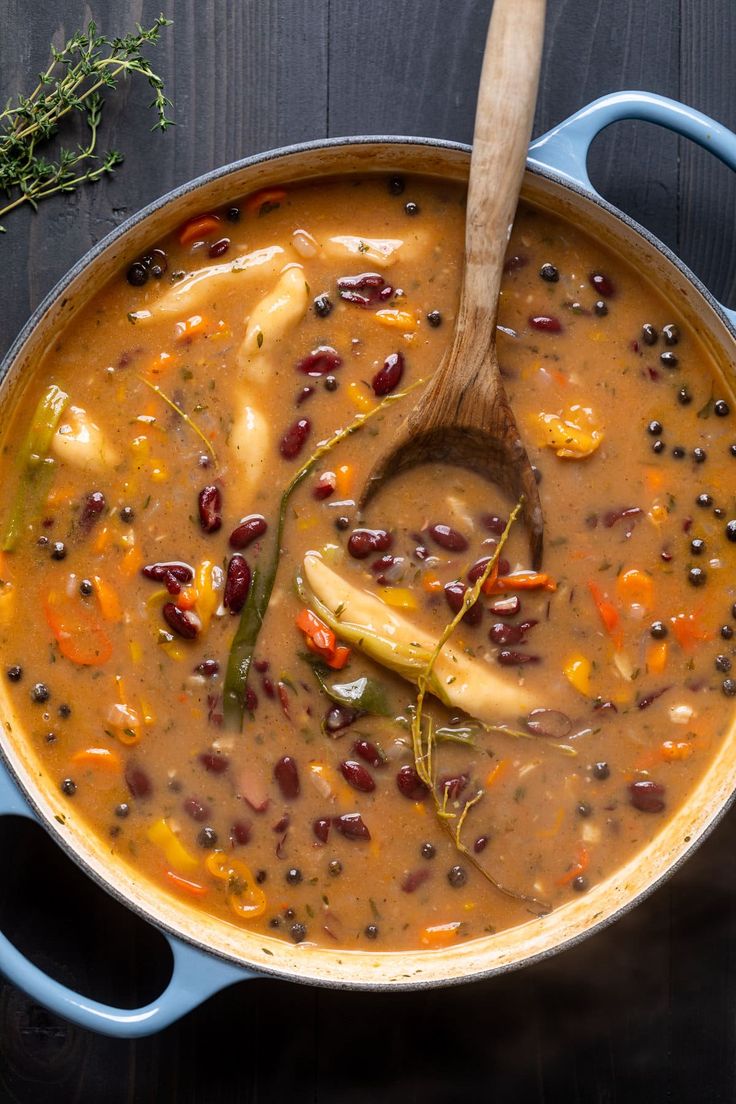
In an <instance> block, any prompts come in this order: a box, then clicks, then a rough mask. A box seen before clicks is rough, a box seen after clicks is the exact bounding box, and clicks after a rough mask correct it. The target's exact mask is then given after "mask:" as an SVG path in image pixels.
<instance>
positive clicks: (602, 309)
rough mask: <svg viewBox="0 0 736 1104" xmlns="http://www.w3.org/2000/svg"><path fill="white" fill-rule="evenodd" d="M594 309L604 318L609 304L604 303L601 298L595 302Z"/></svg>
mask: <svg viewBox="0 0 736 1104" xmlns="http://www.w3.org/2000/svg"><path fill="white" fill-rule="evenodd" d="M593 310H594V311H595V313H596V314H597V315H598V316H599V317H600V318H604V317H605V316H606V315H607V314H608V304H607V303H604V302H603V300H602V299H599V300H598V302H597V303H595V304H594V306H593Z"/></svg>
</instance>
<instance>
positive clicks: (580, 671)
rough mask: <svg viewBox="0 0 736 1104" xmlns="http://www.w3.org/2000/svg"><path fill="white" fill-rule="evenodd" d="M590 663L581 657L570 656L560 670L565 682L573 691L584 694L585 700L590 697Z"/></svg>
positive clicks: (584, 657)
mask: <svg viewBox="0 0 736 1104" xmlns="http://www.w3.org/2000/svg"><path fill="white" fill-rule="evenodd" d="M591 668H592V665H591V662H590V660H589V659H588V658H587V657H586V656H583V655H574V656H570V658H569V659H568V661H567V663H566V664H565V666H564V667H563V668H562V673H563V674H564V676H565V678H566V679H567V681H568V682H569V683H570V685H571V686H572V687H574V689H575V690H577V691H578V693H580V694H585V696H586V697H587V698H589V697H590V674H591Z"/></svg>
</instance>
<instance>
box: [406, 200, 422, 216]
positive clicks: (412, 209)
mask: <svg viewBox="0 0 736 1104" xmlns="http://www.w3.org/2000/svg"><path fill="white" fill-rule="evenodd" d="M404 210H405V211H406V213H407V215H410V216H412V217H413V216H414V215H418V214H419V204H418V203H412V202H411V201H410V202H409V203H405V204H404Z"/></svg>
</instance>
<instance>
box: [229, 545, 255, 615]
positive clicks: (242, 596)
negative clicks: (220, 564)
mask: <svg viewBox="0 0 736 1104" xmlns="http://www.w3.org/2000/svg"><path fill="white" fill-rule="evenodd" d="M249 590H250V568H249V567H248V563H247V561H246V560H245V558H244V557H243V556H241V555H240V554H239V553H238V552H236V553H235V555H234V556H233V557H232V559H231V560H230V563H229V564H228V568H227V577H226V579H225V593H224V595H223V599H222V601H223V605H224V606H225V609H229V610H230V613H233V614H235V613H240V611H241V610H242V608H243V606H244V605H245V602H246V599H247V597H248V591H249Z"/></svg>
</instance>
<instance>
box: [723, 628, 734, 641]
mask: <svg viewBox="0 0 736 1104" xmlns="http://www.w3.org/2000/svg"><path fill="white" fill-rule="evenodd" d="M721 636H722V637H723V639H724V640H731V638H732V637H733V629H732V628H731V626H730V625H721Z"/></svg>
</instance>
